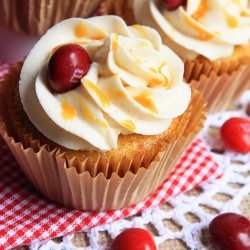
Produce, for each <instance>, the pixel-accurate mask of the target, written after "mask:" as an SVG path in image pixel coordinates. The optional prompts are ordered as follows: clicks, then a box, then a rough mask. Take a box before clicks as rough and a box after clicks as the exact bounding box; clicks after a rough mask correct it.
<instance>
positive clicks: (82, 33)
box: [74, 23, 106, 40]
mask: <svg viewBox="0 0 250 250" xmlns="http://www.w3.org/2000/svg"><path fill="white" fill-rule="evenodd" d="M100 32H101V33H100V34H96V35H89V34H88V30H87V28H86V26H85V25H84V24H83V23H79V24H77V25H76V26H75V30H74V33H75V36H76V37H78V38H83V37H88V38H90V39H92V40H102V39H104V38H105V36H106V33H105V32H104V31H101V30H100Z"/></svg>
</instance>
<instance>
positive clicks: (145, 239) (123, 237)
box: [111, 228, 156, 250]
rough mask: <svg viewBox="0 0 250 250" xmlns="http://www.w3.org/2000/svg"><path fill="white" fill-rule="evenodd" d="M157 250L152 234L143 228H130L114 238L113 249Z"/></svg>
mask: <svg viewBox="0 0 250 250" xmlns="http://www.w3.org/2000/svg"><path fill="white" fill-rule="evenodd" d="M132 249H133V250H156V245H155V242H154V239H153V237H152V236H151V234H150V233H149V232H148V231H146V230H144V229H142V228H130V229H127V230H125V231H123V232H122V233H120V234H119V235H118V236H116V238H115V239H114V241H113V243H112V245H111V250H132Z"/></svg>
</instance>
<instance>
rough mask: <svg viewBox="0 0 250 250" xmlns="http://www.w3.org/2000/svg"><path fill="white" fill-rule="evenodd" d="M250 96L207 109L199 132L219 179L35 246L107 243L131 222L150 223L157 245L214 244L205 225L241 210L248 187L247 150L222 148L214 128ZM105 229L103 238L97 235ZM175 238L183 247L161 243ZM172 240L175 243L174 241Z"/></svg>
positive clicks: (58, 248) (55, 248) (57, 248)
mask: <svg viewBox="0 0 250 250" xmlns="http://www.w3.org/2000/svg"><path fill="white" fill-rule="evenodd" d="M247 102H250V91H247V92H245V94H244V95H243V96H242V98H241V100H240V101H239V103H238V106H237V107H238V108H237V109H235V110H233V111H228V112H223V113H217V114H215V115H210V116H209V118H208V120H207V122H206V125H205V128H204V129H203V131H202V132H201V137H202V138H203V139H204V141H205V142H206V144H207V146H208V148H209V149H210V150H211V152H212V154H213V156H214V159H215V160H216V161H217V162H218V163H219V164H220V166H221V167H222V168H223V169H224V175H223V177H222V178H221V179H219V180H216V181H212V182H211V181H210V182H208V183H205V184H204V185H202V186H201V187H200V188H198V189H196V190H193V191H191V192H188V193H185V194H181V195H179V196H177V197H175V198H173V199H171V200H170V201H169V202H168V203H167V204H164V205H161V206H157V207H155V208H151V209H148V210H146V211H144V212H143V213H142V214H140V215H138V216H134V217H132V218H128V219H122V220H119V221H116V222H113V223H111V224H107V225H103V226H98V227H95V228H93V229H90V230H87V231H84V232H85V233H84V234H82V235H84V238H83V239H80V240H79V237H78V240H76V234H72V235H67V236H64V237H62V238H60V239H57V240H56V241H54V240H49V241H45V242H33V243H32V244H31V245H30V246H29V247H30V249H32V250H35V249H50V250H62V249H70V250H74V249H75V250H77V249H85V250H90V249H95V250H99V249H100V250H101V249H102V250H104V249H108V248H109V246H110V242H111V241H112V239H113V238H114V237H115V236H116V235H117V234H119V233H120V232H121V231H122V230H124V229H126V228H131V227H144V228H147V229H149V228H150V229H151V231H152V232H153V235H154V240H155V242H156V244H157V246H158V248H159V249H199V250H200V249H212V247H211V246H210V244H209V242H208V240H204V238H205V239H206V228H207V225H208V223H209V222H210V221H211V219H212V218H213V217H214V216H215V215H216V214H218V213H223V212H229V211H231V212H236V213H240V210H239V205H240V202H241V200H242V198H243V197H245V196H246V195H249V192H250V191H249V190H250V154H245V155H243V154H237V153H234V152H232V151H230V150H226V149H225V148H224V146H223V144H222V142H221V139H220V134H219V133H218V131H219V130H218V128H219V127H220V126H221V124H222V123H223V122H224V121H225V120H227V119H228V118H230V117H232V116H240V117H247V115H246V113H245V108H246V105H247ZM103 232H105V238H106V240H100V235H103ZM174 239H175V240H176V239H179V240H181V241H182V245H181V247H178V248H177V247H166V246H165V247H164V242H166V241H169V240H174ZM174 244H175V243H173V246H174Z"/></svg>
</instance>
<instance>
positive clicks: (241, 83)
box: [190, 64, 250, 113]
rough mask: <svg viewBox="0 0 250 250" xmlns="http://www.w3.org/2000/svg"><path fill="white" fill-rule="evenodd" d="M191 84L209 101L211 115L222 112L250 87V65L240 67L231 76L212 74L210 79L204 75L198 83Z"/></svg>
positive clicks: (192, 82) (208, 106)
mask: <svg viewBox="0 0 250 250" xmlns="http://www.w3.org/2000/svg"><path fill="white" fill-rule="evenodd" d="M190 84H192V86H194V87H195V88H197V89H198V90H199V91H200V92H201V93H202V95H203V96H204V98H205V99H206V100H207V102H208V104H207V109H208V112H209V113H215V112H221V111H223V110H226V109H227V108H228V107H229V106H230V104H231V103H232V102H233V101H235V100H237V99H238V98H239V97H240V96H241V94H242V93H243V92H244V91H245V90H246V89H248V88H249V87H250V64H248V65H242V66H240V67H239V69H238V70H235V71H233V72H232V73H231V74H228V73H223V74H222V75H218V74H217V73H216V72H212V73H211V74H210V76H209V77H208V76H206V75H202V76H201V77H200V79H199V80H198V81H197V80H192V81H191V83H190Z"/></svg>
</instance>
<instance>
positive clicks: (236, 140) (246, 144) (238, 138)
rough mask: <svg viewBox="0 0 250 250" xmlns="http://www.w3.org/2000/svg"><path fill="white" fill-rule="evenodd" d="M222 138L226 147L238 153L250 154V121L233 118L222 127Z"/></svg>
mask: <svg viewBox="0 0 250 250" xmlns="http://www.w3.org/2000/svg"><path fill="white" fill-rule="evenodd" d="M220 132H221V138H222V140H223V141H224V143H225V145H226V146H227V147H229V148H231V149H233V150H235V151H236V152H240V153H247V152H250V120H249V119H246V118H240V117H233V118H230V119H229V120H227V121H226V122H225V123H224V124H223V125H222V127H221V131H220Z"/></svg>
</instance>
